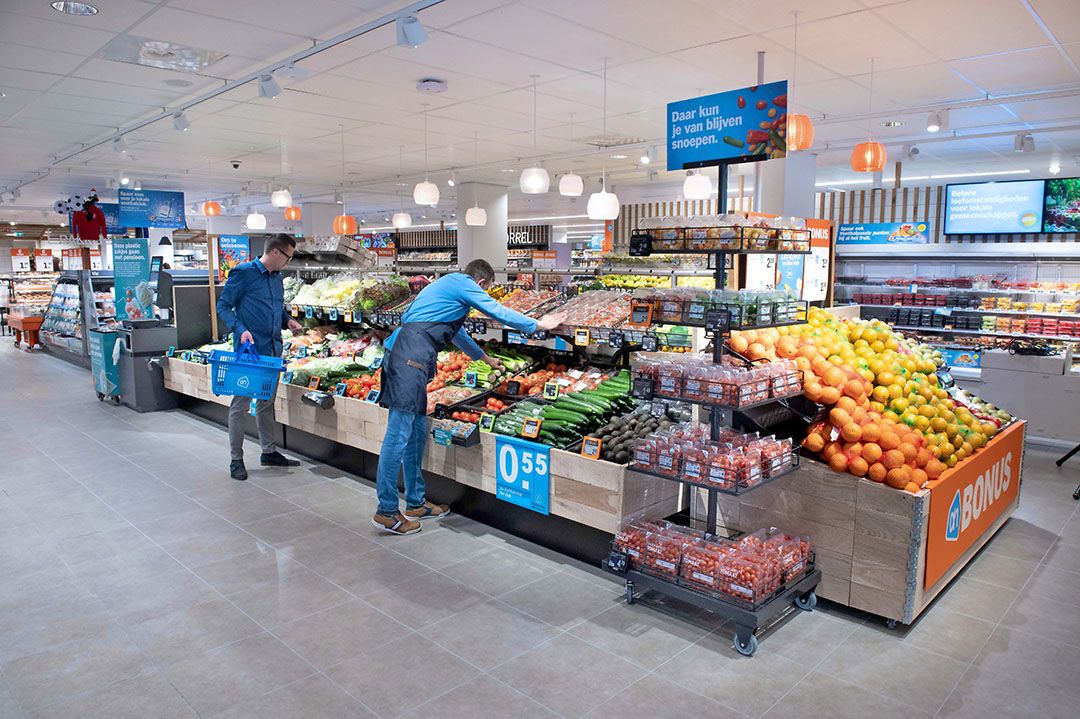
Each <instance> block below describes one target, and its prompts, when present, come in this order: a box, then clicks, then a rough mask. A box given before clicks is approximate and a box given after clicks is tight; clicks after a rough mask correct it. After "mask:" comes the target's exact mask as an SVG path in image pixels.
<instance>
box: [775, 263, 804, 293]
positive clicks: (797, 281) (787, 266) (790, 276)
mask: <svg viewBox="0 0 1080 719" xmlns="http://www.w3.org/2000/svg"><path fill="white" fill-rule="evenodd" d="M805 264H806V255H777V263H776V289H778V290H783V291H784V292H787V293H788V294H789V295H791V296H792V297H799V298H802V289H803V266H804V265H805Z"/></svg>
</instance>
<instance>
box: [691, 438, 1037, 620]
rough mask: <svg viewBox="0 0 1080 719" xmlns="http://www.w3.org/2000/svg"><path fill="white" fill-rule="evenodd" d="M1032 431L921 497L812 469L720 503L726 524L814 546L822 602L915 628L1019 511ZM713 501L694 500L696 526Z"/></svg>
mask: <svg viewBox="0 0 1080 719" xmlns="http://www.w3.org/2000/svg"><path fill="white" fill-rule="evenodd" d="M1024 430H1025V426H1024V423H1023V422H1016V423H1014V424H1012V425H1011V426H1009V427H1008V428H1006V429H1005V430H1004V431H1002V432H1001V433H999V434H998V435H997V436H996V437H994V439H992V440H991V441H990V442H989V443H988V444H987V445H986V446H985V447H984V448H983V449H982V450H980V451H979V452H977V453H976V454H975V455H973V456H972V457H971V458H970V459H968V460H966V461H965V462H962V463H960V464H959V465H957V466H956V467H954V468H953V469H950V470H948V471H946V472H945V473H944V474H942V475H941V477H940V478H939V479H938V480H937V481H936V482H935V483H934V485H933V486H932V488H931V489H924V490H922V491H920V492H919V493H918V494H909V493H907V492H903V491H900V490H897V489H893V488H892V487H888V486H886V485H883V484H878V483H876V482H872V481H870V480H868V479H857V478H855V477H853V476H851V475H849V474H840V473H838V472H834V471H833V470H831V469H829V467H828V465H826V464H823V463H821V462H817V461H814V460H811V459H804V461H803V463H802V465H801V466H800V468H799V470H798V471H796V472H793V473H792V474H789V475H787V476H784V477H781V478H779V479H777V480H776V481H775V482H772V483H770V484H767V485H765V486H763V487H760V488H758V489H756V490H755V491H753V492H748V493H746V494H745V495H739V496H724V495H721V496H720V497H719V500H718V507H717V516H718V523H719V524H720V525H722V526H724V527H727V528H729V529H734V530H738V531H753V530H756V529H760V528H762V527H769V526H775V527H779V528H781V529H784V530H785V531H788V532H790V533H792V534H797V535H805V536H808V537H809V538H810V542H811V544H812V546H813V548H814V552H815V553H816V555H817V565H818V568H819V569H820V570H821V572H822V579H821V583H820V584H819V585H818V588H817V594H818V595H819V596H821V597H824V598H826V599H829V600H831V601H834V602H837V603H839V604H843V605H845V606H849V607H855V608H856V609H862V610H864V611H867V612H870V613H872V614H877V615H879V616H882V617H885V618H886V619H891V620H896V621H898V622H903V623H905V624H910V623H911V622H913V621H914V620H915V618H916V617H918V616H919V614H921V613H922V611H923V610H924V609H926V607H927V606H928V605H929V604H930V602H931V601H932V600H933V599H934V598H935V597H936V596H937V595H938V594H940V593H941V591H942V590H944V589H945V588H946V587H947V586H948V583H949V582H950V581H951V580H952V579H953V578H954V577H955V576H956V575H957V574H958V573H959V572H960V570H962V569H963V568H964V566H966V564H967V563H968V561H970V559H971V558H972V557H973V556H974V555H975V553H976V552H978V551H979V549H981V548H982V546H983V545H985V544H986V542H988V541H989V540H990V538H991V537H993V535H994V533H995V532H996V531H997V530H998V529H999V528H1000V527H1001V525H1002V524H1004V523H1005V521H1006V520H1008V518H1009V517H1010V516H1012V514H1013V512H1015V511H1016V508H1017V506H1018V505H1019V502H1020V492H1019V485H1020V476H1021V468H1022V460H1023V446H1024ZM706 497H707V494H706V493H705V491H704V490H696V491H695V495H694V499H693V506H692V512H693V515H694V516H695V517H696V518H703V517H704V516H705V509H706V507H705V501H706ZM950 520H954V523H953V524H950Z"/></svg>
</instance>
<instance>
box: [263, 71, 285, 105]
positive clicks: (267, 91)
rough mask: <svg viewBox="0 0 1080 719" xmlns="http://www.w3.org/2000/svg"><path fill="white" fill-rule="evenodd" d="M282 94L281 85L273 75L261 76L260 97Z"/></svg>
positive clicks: (273, 96)
mask: <svg viewBox="0 0 1080 719" xmlns="http://www.w3.org/2000/svg"><path fill="white" fill-rule="evenodd" d="M280 94H281V85H278V84H277V80H275V79H274V76H273V75H260V76H259V97H266V98H270V99H273V98H275V97H277V96H278V95H280Z"/></svg>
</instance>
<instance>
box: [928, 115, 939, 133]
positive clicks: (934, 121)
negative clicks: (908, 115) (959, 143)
mask: <svg viewBox="0 0 1080 719" xmlns="http://www.w3.org/2000/svg"><path fill="white" fill-rule="evenodd" d="M939 130H941V115H940V114H938V113H936V112H931V113H930V117H928V118H926V131H927V132H938V131H939Z"/></svg>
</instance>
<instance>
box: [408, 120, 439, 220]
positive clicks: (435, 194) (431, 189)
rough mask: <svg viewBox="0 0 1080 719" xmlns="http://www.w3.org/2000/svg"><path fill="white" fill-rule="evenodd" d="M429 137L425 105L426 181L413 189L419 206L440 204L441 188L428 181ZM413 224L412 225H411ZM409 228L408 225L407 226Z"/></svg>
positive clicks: (415, 200) (413, 195) (414, 197)
mask: <svg viewBox="0 0 1080 719" xmlns="http://www.w3.org/2000/svg"><path fill="white" fill-rule="evenodd" d="M427 148H428V135H427V105H426V104H425V105H424V181H423V182H418V183H416V187H414V188H413V193H412V197H413V202H415V203H416V204H418V205H437V204H439V186H438V185H436V184H435V183H434V182H431V181H430V180H429V179H428V153H427ZM410 224H411V223H410ZM406 227H408V225H406Z"/></svg>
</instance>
